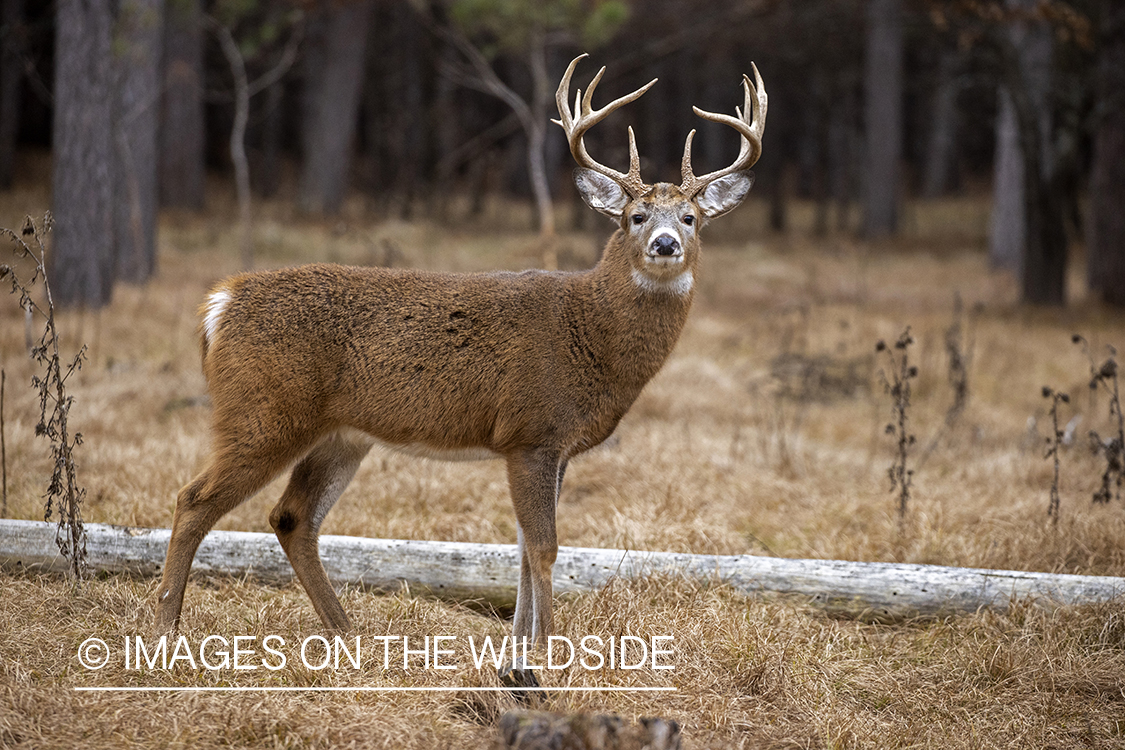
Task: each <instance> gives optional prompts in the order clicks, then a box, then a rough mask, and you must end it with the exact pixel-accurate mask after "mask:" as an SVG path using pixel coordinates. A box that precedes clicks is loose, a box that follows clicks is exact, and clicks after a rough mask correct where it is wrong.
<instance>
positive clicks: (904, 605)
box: [0, 520, 1125, 619]
mask: <svg viewBox="0 0 1125 750" xmlns="http://www.w3.org/2000/svg"><path fill="white" fill-rule="evenodd" d="M170 533H171V532H170V531H169V530H168V529H146V528H134V527H128V526H112V525H107V524H95V523H91V524H86V534H87V541H86V551H87V561H88V563H89V565H90V567H91V568H92V569H93V570H95V571H98V572H107V573H132V574H137V575H142V576H155V575H158V574H159V573H160V570H161V567H162V566H163V564H164V553H165V550H166V549H167V547H168V537H169V534H170ZM320 554H321V558H322V559H323V560H324V567H325V570H326V571H327V572H328V577H329V578H330V579H331V580H332V581H333V582H334V583H336V584H353V585H360V586H363V587H367V588H374V589H381V590H394V589H397V588H398V587H399V586H400V585H401V584H402V582H403V581H405V582H407V583H408V584H409V586H410V588H411V590H412V591H418V590H426V591H429V592H431V593H433V594H435V595H437V596H440V597H443V598H448V599H454V600H460V601H465V600H478V601H483V602H487V603H489V604H492V605H495V606H500V607H509V606H512V605H513V604H514V603H515V597H516V582H517V581H518V580H519V561H518V559H517V553H516V547H515V545H507V544H472V543H467V542H426V541H408V540H390V539H366V538H362V537H350V536H331V535H323V536H321V537H320ZM0 565H5V566H23V567H25V568H29V569H33V570H42V571H65V570H66V569H67V562H66V560H64V559H63V558H62V557H61V556H60V555H59V553H58V548H57V546H56V544H55V525H54V524H50V523H43V522H40V521H14V520H0ZM192 570H193V571H195V572H196V573H203V574H220V575H234V576H243V575H251V576H254V577H256V578H258V579H260V580H262V581H265V582H271V583H283V582H287V581H290V580H292V579H293V577H294V574H293V569H292V568H291V567H290V565H289V561H288V559H287V558H286V557H285V554H284V552H282V549H281V546H280V545H279V544H278V542H277V539H276V538H275V537H274V536H273V534H262V533H254V532H246V531H212V532H211V533H209V534H208V535H207V537H206V538H205V539H204V540H203V543H202V544H201V545H200V547H199V551H198V552H197V553H196V555H195V563H194V565H193V566H192ZM651 573H663V574H675V575H684V576H690V577H693V578H700V579H708V580H715V581H721V582H723V583H725V584H727V585H729V586H731V587H732V588H734V589H735V590H737V591H740V592H743V593H745V594H784V595H793V596H796V597H800V598H801V599H802V600H804V601H805V602H807V603H809V604H812V605H814V606H818V607H823V608H827V609H830V610H839V611H847V612H852V613H854V614H858V615H861V616H865V617H870V618H874V619H880V618H892V619H894V618H900V617H909V616H914V615H941V614H946V613H953V612H965V611H970V612H971V611H975V610H977V609H980V608H982V607H991V608H997V609H1001V610H1003V609H1006V608H1007V607H1008V605H1009V603H1010V602H1011V601H1012V600H1013V599H1027V598H1032V599H1037V600H1040V601H1043V602H1052V603H1057V604H1064V605H1067V604H1081V603H1087V602H1097V601H1107V600H1110V599H1113V598H1115V597H1119V596H1125V578H1114V577H1108V576H1080V575H1063V574H1052V573H1034V572H1024V571H1014V570H982V569H974V568H949V567H942V566H936V565H908V564H899V563H865V562H848V561H844V560H791V559H785V558H777V557H756V556H752V555H691V554H683V553H677V552H640V551H634V550H614V549H593V548H581V547H560V548H559V556H558V560H557V562H556V563H555V570H554V586H555V592H556V593H557V594H566V593H571V592H580V591H591V590H596V589H598V588H601V587H602V586H604V585H605V584H606V583H607V582H608V581H609V580H610V579H612V578H614V577H616V576H620V577H622V578H635V577H638V576H643V575H647V574H651Z"/></svg>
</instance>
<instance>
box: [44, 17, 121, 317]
mask: <svg viewBox="0 0 1125 750" xmlns="http://www.w3.org/2000/svg"><path fill="white" fill-rule="evenodd" d="M55 18H56V21H55V50H56V53H55V54H56V58H55V94H54V96H55V114H54V131H53V132H54V136H53V142H54V146H53V154H52V156H53V169H52V186H53V193H54V194H53V196H52V199H51V205H52V212H53V214H54V217H55V230H54V232H53V237H54V239H53V242H52V246H51V269H50V271H51V289H52V292H53V294H54V301H55V303H56V304H58V305H62V306H75V305H85V306H87V307H92V308H97V307H101V306H103V305H105V304H106V303H108V302H109V300H110V296H111V294H112V290H113V255H112V239H113V211H112V205H113V204H112V181H111V180H112V157H113V116H112V103H113V86H112V64H111V53H110V41H111V35H112V27H113V17H112V14H111V13H110V4H109V3H106V2H92V1H91V0H58V10H57V13H56V17H55Z"/></svg>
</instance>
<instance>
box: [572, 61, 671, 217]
mask: <svg viewBox="0 0 1125 750" xmlns="http://www.w3.org/2000/svg"><path fill="white" fill-rule="evenodd" d="M583 57H586V55H585V54H582V55H579V56H578V57H576V58H574V59H573V60H571V62H570V65H568V66H567V69H566V73H564V74H563V77H562V81H561V82H560V83H559V88H558V91H556V92H555V102H556V104H558V108H559V119H558V120H551V122H553V123H555V124H557V125H560V126H561V127H562V129H563V131H565V132H566V139H567V142H568V143H569V145H570V153H571V155H573V156H574V160H575V161H576V162H578V164H579V166H582V167H585V168H587V169H591V170H593V171H595V172H598V173H600V174H603V175H605V176H606V177H609V178H610V179H611V180H613V181H615V182H617V183H618V184H619V185H621V187H623V188H624V189H625V191H626V192H628V193H629V194H630V195H631V196H632V197H634V198H637V197H639V196H641V195H644V194H645V193H647V192H648V191H649V190H650V189H651V186H649V185H646V184H645V183H644V181H643V180H642V179H641V159H640V156H639V155H638V153H637V141H636V138H635V137H634V135H633V129H632V128H629V172H628V173H627V174H623V173H621V172H618V171H617V170H615V169H610V168H609V167H607V166H605V165H603V164H599V163H598V162H596V161H594V160H593V158H591V157H590V154H589V153H588V152H587V151H586V144H585V143H584V142H583V141H582V137H583V136H584V135H585V134H586V131H587V130H589V129H590V128H592V127H593V126H594V125H597V124H598V123H599V122H601V121H602V120H604V119H605V118H606V117H608V116H609V115H610V114H612V113H613V112H614V111H615V110H617V109H619V108H621V107H623V106H624V105H626V104H629V103H630V102H632V101H635V100H637V99H639V98H640V97H641V95H643V94H644V93H645V92H646V91H648V90H649V89H650V88H652V85H653V84H654V83H656V79H655V78H654V79H652V80H651V81H649V82H648V83H646V84H645V85H644V86H642V87H640V88H639V89H637V90H636V91H634V92H633V93H631V94H626V95H625V96H622V97H619V98H617V99H614V100H613V101H612V102H610V103H609V104H607V105H605V106H604V107H602V108H601V109H597V110H595V109H594V108H593V97H594V89H596V88H597V87H598V83H599V82H600V81H601V80H602V75H603V74H604V73H605V68H604V67H603V68H602V69H601V70H599V71H598V73H597V75H595V76H594V78H593V80H592V81H590V85H589V86H588V87H587V88H586V92H585V94H583V92H582V90H581V89H578V91H577V93H576V94H575V97H574V109H571V108H570V106H569V104H568V103H567V95H568V94H569V93H570V80H571V77H572V76H573V75H574V69H575V67H576V66H577V65H578V61H579V60H581V59H582V58H583Z"/></svg>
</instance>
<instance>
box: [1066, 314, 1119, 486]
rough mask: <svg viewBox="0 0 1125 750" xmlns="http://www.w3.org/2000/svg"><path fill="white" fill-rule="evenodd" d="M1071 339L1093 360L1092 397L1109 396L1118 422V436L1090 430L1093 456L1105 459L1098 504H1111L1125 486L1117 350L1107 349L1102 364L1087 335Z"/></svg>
mask: <svg viewBox="0 0 1125 750" xmlns="http://www.w3.org/2000/svg"><path fill="white" fill-rule="evenodd" d="M1070 340H1071V341H1073V342H1074V343H1075V344H1082V350H1083V351H1084V352H1085V353H1086V357H1087V359H1089V361H1090V392H1091V397H1093V395H1094V394H1096V393H1097V391H1098V389H1099V388H1104V389H1105V391H1106V393H1107V394H1109V418H1110V419H1111V420H1114V419H1116V421H1117V434H1116V435H1113V436H1111V437H1108V438H1102V437H1101V436H1100V435H1098V433H1097V432H1095V431H1094V430H1090V449H1091V450H1092V451H1093V452H1094V455H1098V454H1101V455H1102V456H1103V457H1104V458H1105V471H1103V472H1102V478H1101V486H1100V487H1099V488H1098V489H1097V490H1096V491H1095V492H1094V498H1093V499H1094V502H1095V503H1108V502H1109V501H1110V500H1120V499H1121V486H1122V485H1123V484H1125V419H1123V418H1122V416H1121V395H1120V390H1119V388H1118V384H1117V349H1115V348H1114V347H1112V346H1107V347H1106V349H1107V350H1108V351H1109V356H1108V357H1107V358H1106V359H1105V361H1104V362H1102V363H1101V364H1100V365H1099V364H1097V363H1096V361H1095V360H1094V356H1093V354H1091V352H1090V344H1089V342H1088V341H1087V340H1086V338H1085V337H1084V336H1081V335H1079V334H1077V333H1076V334H1074V335H1073V336H1071V337H1070Z"/></svg>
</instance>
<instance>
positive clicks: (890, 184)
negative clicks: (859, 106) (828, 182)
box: [863, 0, 903, 237]
mask: <svg viewBox="0 0 1125 750" xmlns="http://www.w3.org/2000/svg"><path fill="white" fill-rule="evenodd" d="M902 46H903V42H902V0H871V1H870V2H869V3H868V6H867V54H866V58H865V60H864V86H865V91H864V100H865V111H864V115H865V116H864V129H865V132H866V144H867V145H866V151H865V155H864V180H863V204H864V205H863V208H864V213H863V229H864V234H866V235H867V236H868V237H883V236H886V235H889V234H893V233H894V232H895V231H896V229H897V228H898V211H899V206H898V201H899V181H900V175H899V173H900V165H899V162H900V160H901V158H902V92H903V88H902V78H903V55H902Z"/></svg>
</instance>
